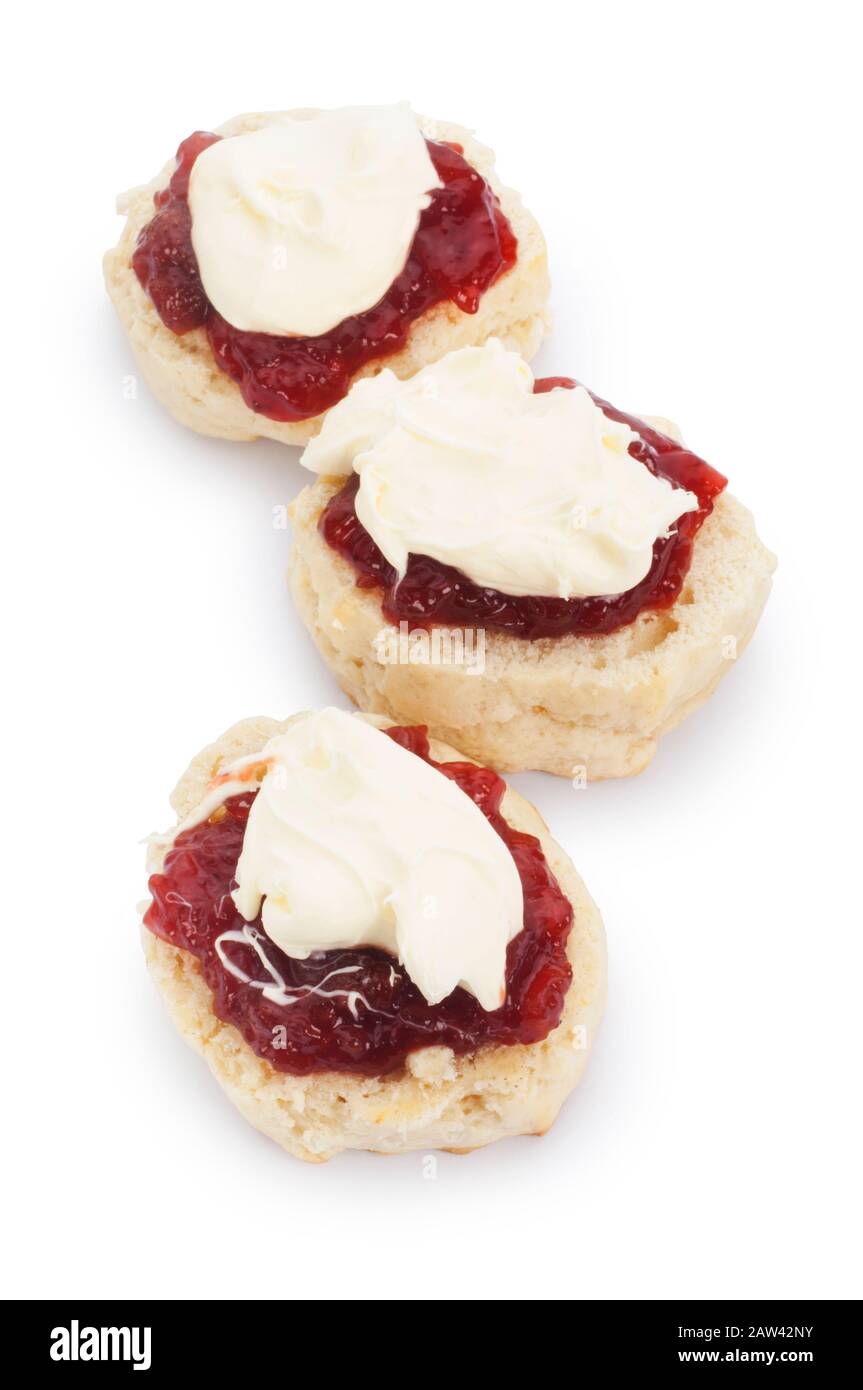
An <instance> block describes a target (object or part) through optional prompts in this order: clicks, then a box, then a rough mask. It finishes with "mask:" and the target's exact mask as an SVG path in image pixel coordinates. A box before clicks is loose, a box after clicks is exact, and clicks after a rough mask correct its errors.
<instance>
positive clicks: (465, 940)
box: [158, 709, 524, 1010]
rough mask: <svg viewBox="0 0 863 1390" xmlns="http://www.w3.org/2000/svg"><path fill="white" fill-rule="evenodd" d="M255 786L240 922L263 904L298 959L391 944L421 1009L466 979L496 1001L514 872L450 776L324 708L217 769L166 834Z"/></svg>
mask: <svg viewBox="0 0 863 1390" xmlns="http://www.w3.org/2000/svg"><path fill="white" fill-rule="evenodd" d="M255 782H260V790H259V792H258V795H257V797H256V798H255V801H254V803H253V805H252V809H251V811H250V813H249V818H248V822H247V825H246V832H245V836H244V839H243V848H242V852H241V854H240V858H239V861H238V863H237V870H236V879H237V888H236V889H235V890H234V894H233V898H234V902H235V904H236V907H237V910H238V911H239V913H240V915H241V916H242V917H244V918H245V919H246V921H247V922H253V921H254V920H255V919H256V918H257V916H258V913H259V912H260V914H261V922H262V925H263V928H264V931H265V932H266V935H267V936H268V937H269V938H270V940H271V941H274V942H275V944H276V945H277V946H280V947H281V949H282V950H283V951H284V952H285V954H286V955H289V956H293V957H295V958H297V959H301V960H302V959H305V957H307V956H308V955H310V954H311V953H312V952H313V951H332V950H338V949H350V948H353V947H358V946H377V947H379V948H380V949H381V950H384V951H389V952H390V953H391V954H392V955H393V956H396V957H397V958H398V960H399V961H400V962H401V964H402V965H404V967H405V969H406V970H407V972H408V974H409V975H410V977H411V979H412V980H413V982H414V984H415V985H417V987H418V988H419V989H420V990H421V991H422V993H423V995H424V996H425V998H426V999H427V1000H428V1002H429V1003H430V1004H437V1003H439V1002H440V1001H441V1000H442V999H445V998H446V997H447V995H448V994H451V993H452V991H453V990H454V989H455V988H456V987H457V986H458V985H462V986H463V987H464V988H465V989H467V990H470V992H471V993H472V994H474V995H475V996H476V998H477V999H478V1000H479V1002H480V1004H481V1005H482V1007H483V1008H484V1009H488V1010H492V1009H497V1008H499V1007H500V1005H501V1004H502V1003H503V1002H504V998H505V971H506V948H507V946H508V944H509V942H510V941H511V940H512V939H513V937H515V936H517V935H518V933H519V932H520V931H521V929H522V926H523V920H524V899H523V894H522V887H521V879H520V878H519V875H518V870H517V869H516V867H515V861H514V860H513V858H512V855H511V854H510V852H509V850H508V849H507V847H506V845H505V844H504V842H503V840H502V839H501V838H500V836H499V835H498V834H497V833H496V832H495V831H494V829H493V828H492V826H491V825H490V824H489V822H488V820H487V819H486V817H485V816H484V815H483V813H482V811H481V810H480V809H479V807H478V806H477V805H476V803H475V802H473V801H472V800H471V799H470V797H469V796H466V795H465V793H464V792H463V791H462V790H461V788H460V787H458V786H457V785H456V783H455V782H452V781H451V780H450V779H449V778H448V777H445V776H444V775H443V774H442V773H440V772H439V771H438V770H437V769H436V768H434V767H431V766H430V765H429V764H428V763H426V762H424V761H423V759H422V758H418V757H417V756H416V754H414V753H411V752H409V751H408V750H407V749H405V748H402V747H400V746H399V744H397V743H395V742H393V740H392V739H390V738H387V736H386V735H385V734H383V733H382V732H381V731H380V730H379V729H376V728H375V727H374V726H373V725H370V724H367V723H366V722H365V721H364V720H363V719H362V718H360V717H359V716H358V715H352V714H347V713H345V712H344V711H343V710H338V709H323V710H320V711H315V712H313V713H309V714H303V715H299V716H298V717H297V718H296V719H295V720H293V721H292V722H291V724H290V725H289V727H288V728H287V729H286V730H285V731H284V732H283V733H280V734H277V735H276V736H275V737H274V738H272V739H270V741H269V742H268V743H267V744H266V745H265V747H264V748H262V749H261V750H259V751H258V752H256V753H253V754H250V755H249V756H247V757H245V758H241V759H239V760H238V761H236V762H234V763H231V764H229V765H228V766H227V767H225V768H224V769H223V770H222V771H221V772H220V773H219V776H218V777H217V778H216V779H214V781H213V783H211V785H210V787H209V788H208V790H207V792H206V794H205V796H204V798H203V800H202V801H201V803H200V805H199V806H198V807H197V808H196V810H195V811H194V812H193V813H192V814H191V816H189V817H188V818H187V819H186V820H185V821H183V822H182V823H181V824H180V826H178V828H177V830H176V831H175V832H174V836H176V835H178V834H180V833H182V831H184V830H188V829H191V827H192V826H193V825H195V824H199V823H200V822H201V821H202V820H205V819H207V817H208V816H210V815H212V814H213V812H214V811H215V810H217V808H218V806H219V804H220V803H221V802H222V801H224V800H225V799H226V798H227V797H229V796H233V795H235V794H237V792H240V791H248V790H249V786H250V784H252V783H255ZM172 838H173V837H172ZM158 843H160V844H161V845H162V846H164V845H165V843H166V838H165V837H160V839H159V841H158Z"/></svg>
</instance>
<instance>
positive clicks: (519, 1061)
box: [143, 715, 606, 1163]
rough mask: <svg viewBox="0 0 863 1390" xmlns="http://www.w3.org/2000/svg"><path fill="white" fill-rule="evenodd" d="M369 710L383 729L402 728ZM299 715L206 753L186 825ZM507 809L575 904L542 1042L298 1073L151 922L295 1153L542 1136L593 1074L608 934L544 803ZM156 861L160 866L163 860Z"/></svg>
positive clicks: (194, 1028) (182, 1004) (197, 764)
mask: <svg viewBox="0 0 863 1390" xmlns="http://www.w3.org/2000/svg"><path fill="white" fill-rule="evenodd" d="M366 717H367V718H368V719H369V722H370V723H373V724H377V725H378V726H379V727H381V728H386V727H387V726H388V725H389V724H391V723H392V721H391V720H389V719H380V718H376V717H375V716H372V715H369V716H366ZM290 722H291V721H290V720H284V721H282V722H279V721H277V720H274V719H266V718H258V719H246V720H243V721H242V722H241V723H239V724H235V725H234V726H233V728H231V729H228V731H227V732H226V733H225V734H223V735H222V737H221V738H219V739H217V741H216V742H215V743H213V744H211V745H210V746H209V747H208V748H205V749H204V750H203V752H201V753H199V754H198V756H197V757H196V758H195V759H194V760H193V761H192V763H191V764H190V766H189V768H188V769H187V771H186V772H185V773H184V775H183V777H182V778H181V779H180V781H179V783H178V785H177V787H176V788H175V790H174V793H173V795H172V797H171V804H172V805H173V807H174V809H175V810H176V812H177V817H178V820H179V819H182V818H183V817H184V816H185V815H187V814H188V813H189V811H190V810H192V808H193V807H194V806H196V805H197V804H198V802H199V801H200V799H201V797H202V796H203V793H204V789H205V787H206V785H207V783H208V782H209V780H210V778H211V777H212V776H213V775H214V773H215V772H216V771H217V770H218V769H219V768H220V767H221V766H222V765H223V764H224V763H225V762H227V761H230V760H231V759H232V758H236V757H239V756H240V755H241V754H243V753H249V752H252V751H254V750H255V749H256V748H260V747H262V746H263V744H264V743H265V742H266V741H267V739H269V738H271V737H272V736H273V735H274V734H275V733H278V732H279V731H280V730H282V729H284V728H286V727H287V725H288V724H289V723H290ZM431 751H432V755H433V757H434V758H435V759H436V760H437V761H439V762H450V761H453V760H454V759H458V760H460V761H463V758H462V755H461V754H460V753H456V752H455V750H454V749H452V748H449V747H446V746H445V745H444V744H441V743H438V742H433V743H432V749H431ZM502 810H503V814H504V816H505V817H506V819H507V821H508V822H509V823H510V824H511V825H513V826H516V827H517V828H518V829H520V830H525V831H528V832H529V833H530V834H532V835H536V836H537V837H538V838H539V840H540V841H541V843H542V848H543V853H544V854H545V857H546V859H547V861H548V863H549V865H550V866H551V868H552V870H553V872H554V873H555V875H556V876H557V880H558V882H559V884H560V886H561V888H562V889H563V891H564V893H566V895H567V897H568V898H569V900H570V901H571V903H572V905H573V909H574V923H573V927H572V931H571V933H570V937H569V943H568V955H569V959H570V961H571V963H572V969H573V980H572V984H571V986H570V988H569V992H568V994H567V998H566V1005H565V1008H564V1013H563V1017H562V1019H561V1021H560V1023H559V1025H558V1027H557V1028H556V1029H555V1030H554V1032H553V1033H551V1034H550V1035H549V1036H548V1037H547V1038H546V1039H545V1040H544V1041H543V1042H541V1043H535V1044H532V1045H531V1046H522V1045H517V1046H514V1047H488V1048H484V1049H482V1050H481V1051H480V1052H478V1053H477V1054H476V1055H475V1056H473V1057H456V1056H455V1055H454V1053H453V1052H452V1051H451V1050H450V1049H449V1048H447V1047H432V1048H426V1049H424V1050H422V1051H419V1052H414V1053H412V1054H411V1056H410V1057H409V1058H408V1060H407V1063H406V1065H405V1067H404V1068H403V1069H402V1070H401V1071H399V1072H397V1073H395V1074H394V1075H389V1076H386V1077H380V1078H372V1079H369V1078H367V1077H359V1076H351V1075H348V1074H347V1073H343V1072H326V1073H322V1074H320V1075H315V1076H288V1075H286V1074H284V1073H282V1072H277V1071H275V1070H274V1069H273V1068H272V1067H271V1066H270V1065H269V1063H268V1062H265V1061H263V1060H262V1059H261V1058H259V1057H256V1056H255V1054H254V1053H253V1052H252V1050H251V1048H250V1047H249V1046H248V1045H247V1044H246V1043H245V1041H244V1040H243V1038H242V1037H241V1036H240V1034H239V1033H238V1032H237V1030H236V1029H235V1028H234V1027H232V1026H231V1025H230V1024H227V1023H222V1022H221V1021H220V1020H219V1019H218V1018H216V1016H215V1014H214V1013H213V1010H212V1007H211V994H210V990H209V989H208V987H207V985H206V984H205V983H204V981H203V980H202V978H201V976H200V973H199V971H198V966H197V962H196V961H195V959H194V957H193V956H191V955H189V953H188V952H186V951H183V950H180V949H178V948H177V947H173V946H169V945H168V944H167V943H165V942H164V941H161V940H159V939H158V938H157V937H155V936H153V935H152V934H151V933H150V932H149V931H147V929H146V928H144V929H143V941H144V952H145V955H146V958H147V963H148V966H149V969H150V974H151V975H152V977H153V979H154V980H155V982H156V986H157V988H158V989H159V992H160V993H161V995H162V997H163V999H164V1000H165V1003H166V1004H167V1006H168V1011H169V1013H170V1014H171V1017H172V1018H173V1020H174V1023H175V1024H176V1026H177V1029H178V1030H179V1032H180V1033H181V1035H182V1036H183V1037H184V1038H185V1039H186V1041H187V1042H188V1043H190V1044H191V1046H192V1047H193V1048H194V1049H195V1050H196V1051H197V1052H199V1053H201V1055H202V1056H203V1057H204V1058H205V1059H206V1061H207V1064H208V1065H209V1067H210V1070H211V1071H212V1073H213V1075H214V1076H215V1078H216V1080H217V1081H218V1082H219V1084H220V1086H221V1087H222V1088H223V1090H224V1091H225V1092H226V1094H227V1096H228V1097H229V1099H230V1100H232V1101H233V1102H234V1104H235V1105H236V1106H237V1108H238V1109H239V1110H240V1111H241V1112H242V1114H243V1115H244V1116H245V1117H246V1119H247V1120H249V1122H250V1123H251V1124H253V1125H254V1126H255V1128H256V1129H259V1130H261V1131H262V1133H264V1134H267V1135H269V1137H270V1138H271V1139H274V1140H275V1141H276V1143H277V1144H281V1145H282V1147H283V1148H285V1149H287V1150H288V1152H289V1153H292V1154H295V1155H296V1157H298V1158H303V1159H306V1160H308V1161H309V1162H313V1163H314V1162H321V1161H322V1160H324V1159H327V1158H332V1157H333V1155H334V1154H337V1153H340V1152H341V1151H343V1150H344V1149H371V1150H374V1151H375V1152H378V1153H386V1154H395V1153H407V1152H409V1151H411V1150H414V1149H420V1150H427V1149H448V1150H453V1151H458V1152H463V1151H466V1150H470V1149H475V1148H479V1147H480V1146H482V1145H484V1144H490V1143H492V1142H493V1140H495V1139H503V1138H506V1137H507V1136H511V1135H517V1134H542V1133H544V1132H545V1131H546V1130H547V1129H548V1128H549V1126H550V1125H551V1124H552V1123H553V1121H554V1120H555V1118H556V1117H557V1114H558V1111H559V1110H560V1107H561V1105H562V1104H563V1102H564V1100H565V1099H566V1097H567V1096H568V1095H569V1093H570V1091H572V1089H573V1088H574V1086H575V1085H576V1083H577V1082H578V1080H579V1078H580V1076H581V1073H582V1071H583V1070H584V1067H585V1064H586V1062H587V1058H588V1054H589V1051H590V1048H591V1046H592V1044H593V1039H594V1036H595V1033H596V1030H597V1028H598V1026H599V1021H600V1018H601V1015H602V1011H603V1007H604V1004H605V991H606V955H605V932H604V929H603V925H602V919H601V918H600V915H599V912H598V911H597V909H596V907H595V905H594V903H593V901H592V899H591V898H590V895H589V894H588V892H587V890H586V888H585V887H584V884H583V883H582V882H581V879H580V878H579V877H578V874H577V873H576V872H575V869H574V868H573V866H572V864H571V862H570V860H569V859H568V858H567V856H566V855H565V854H564V852H563V850H562V849H561V848H560V847H559V846H558V845H557V844H555V842H554V840H552V838H551V836H550V835H549V833H548V829H547V827H546V825H545V822H544V821H543V820H542V818H541V817H540V815H539V813H538V812H537V811H536V810H535V808H534V807H533V806H531V805H530V803H529V802H527V801H525V800H524V798H523V797H521V796H519V794H518V793H517V792H516V791H514V790H513V789H512V788H511V787H509V788H508V789H507V792H506V795H505V797H504V800H503V803H502ZM152 867H153V869H156V868H158V867H159V859H158V858H156V859H155V860H154V861H153V863H152Z"/></svg>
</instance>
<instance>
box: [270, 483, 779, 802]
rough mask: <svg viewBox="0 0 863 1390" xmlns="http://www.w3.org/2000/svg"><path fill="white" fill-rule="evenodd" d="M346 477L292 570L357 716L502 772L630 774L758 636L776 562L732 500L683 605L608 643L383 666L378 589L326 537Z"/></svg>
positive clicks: (317, 486) (502, 644)
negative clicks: (368, 715) (409, 727)
mask: <svg viewBox="0 0 863 1390" xmlns="http://www.w3.org/2000/svg"><path fill="white" fill-rule="evenodd" d="M343 481H344V480H343V479H337V480H336V479H318V480H317V481H316V482H315V483H314V484H313V485H312V486H310V487H307V488H304V490H303V491H302V492H301V493H300V495H299V497H298V498H297V500H296V502H295V503H294V504H293V508H292V516H293V523H294V542H293V550H292V553H291V560H290V566H289V579H290V586H291V593H292V595H293V598H294V602H295V604H296V606H297V609H298V611H299V613H300V615H301V617H302V619H303V622H304V623H305V625H306V627H307V628H308V630H309V632H310V633H311V635H312V637H313V639H314V641H315V645H316V646H317V648H318V651H319V652H320V653H321V655H322V656H323V658H324V660H325V661H326V663H327V665H328V666H329V668H330V670H331V671H332V672H333V674H334V676H335V677H336V680H337V681H338V682H339V685H340V686H341V687H342V689H343V690H344V691H345V693H346V694H347V695H349V696H350V698H351V699H352V700H354V701H355V702H356V704H357V705H358V706H359V707H360V708H361V709H369V710H374V711H375V712H376V713H379V714H385V715H387V716H389V718H390V719H392V720H393V721H394V722H396V723H399V724H427V725H428V728H429V731H430V732H431V733H432V734H433V735H434V737H435V738H440V739H443V740H444V741H445V742H448V743H453V744H455V745H457V746H458V747H459V748H463V749H464V751H465V752H466V753H467V754H468V755H469V756H470V757H472V758H476V759H477V760H478V761H479V762H482V763H486V764H488V765H489V766H491V767H495V768H498V769H500V770H501V771H504V772H517V771H522V770H526V769H532V770H536V771H542V772H554V773H557V774H558V775H559V776H561V777H580V776H582V775H583V776H586V778H587V779H588V780H598V779H600V778H603V777H626V776H628V775H629V774H631V773H634V772H640V771H641V770H642V769H643V768H644V767H646V766H647V764H648V763H649V762H650V760H651V758H652V757H653V755H654V753H655V752H656V747H657V743H658V741H659V739H660V737H661V736H662V734H664V733H667V732H668V730H669V729H673V728H674V727H675V725H677V724H679V723H680V721H681V720H682V719H684V718H685V717H686V716H687V715H688V714H691V713H692V711H693V710H695V709H697V708H698V706H699V705H701V704H703V702H704V701H705V700H706V699H707V697H708V696H709V695H710V694H711V692H712V691H713V690H714V689H715V687H716V685H717V684H718V682H719V680H720V678H721V677H722V676H723V675H724V674H725V672H726V671H727V670H729V669H730V668H731V666H733V664H734V660H735V658H736V657H737V656H739V655H740V653H741V652H742V651H743V649H744V648H745V646H746V644H747V642H748V641H749V639H750V637H751V636H752V633H753V631H754V630H755V627H756V624H757V622H758V619H759V617H760V615H761V610H762V609H763V607H764V604H765V602H766V600H767V595H768V593H769V592H770V584H771V575H772V573H773V570H774V568H775V565H776V561H775V558H774V556H773V555H771V553H770V551H769V550H767V549H766V548H765V546H763V545H762V543H761V541H760V540H759V539H758V536H757V534H756V532H755V524H754V522H753V519H752V516H751V513H750V512H748V511H747V510H746V508H745V507H743V506H741V504H740V503H739V502H738V501H736V500H735V499H734V498H733V497H730V496H728V495H727V494H726V493H723V494H722V495H721V496H720V497H719V498H718V499H717V502H716V504H715V507H714V510H713V513H712V515H711V516H709V517H708V518H707V521H706V522H705V523H704V525H703V526H702V528H701V530H700V532H699V533H698V537H697V539H696V542H695V547H694V554H693V561H692V567H691V569H690V571H689V574H688V576H687V579H686V583H685V585H684V588H683V591H682V593H681V596H680V598H679V599H678V601H677V602H676V603H675V604H674V605H673V606H672V607H671V608H669V609H667V610H665V611H664V612H653V613H647V612H646V613H643V614H641V615H640V616H639V617H638V618H637V619H636V620H635V622H633V623H630V624H629V625H628V626H627V627H624V628H621V629H620V630H619V631H617V632H614V633H610V634H609V635H608V636H605V637H588V638H585V637H562V638H541V639H538V640H536V641H524V640H522V639H519V638H515V637H510V636H508V635H507V634H505V633H501V632H494V631H491V630H489V631H487V632H486V634H485V669H484V671H483V672H482V673H481V674H478V673H476V672H474V673H473V674H472V673H471V669H470V666H469V665H468V664H467V663H464V664H437V665H435V664H431V663H425V664H406V663H402V664H396V663H391V664H387V663H384V662H381V661H380V660H379V659H378V656H377V649H376V647H375V640H376V638H377V637H378V634H380V633H381V631H382V629H383V628H384V627H385V619H384V616H383V613H382V610H381V602H380V595H379V592H378V591H377V590H375V589H358V588H357V586H356V583H355V572H354V570H353V568H352V566H351V565H350V564H349V563H348V562H347V561H346V560H344V559H343V558H342V557H341V556H340V555H338V554H337V553H336V552H335V551H334V550H332V549H331V548H330V547H329V546H328V545H327V544H326V542H325V541H324V540H323V539H322V537H321V535H320V532H319V531H318V525H317V523H318V519H319V517H320V514H321V511H322V510H323V508H324V506H325V505H326V503H327V501H328V500H329V498H330V497H331V496H332V495H333V493H334V492H335V491H337V490H338V488H339V487H341V486H342V484H343Z"/></svg>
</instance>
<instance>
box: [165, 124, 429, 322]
mask: <svg viewBox="0 0 863 1390" xmlns="http://www.w3.org/2000/svg"><path fill="white" fill-rule="evenodd" d="M439 186H440V181H439V179H438V177H437V173H436V171H435V168H434V165H433V164H432V162H431V159H430V157H429V153H428V148H427V146H426V143H425V140H424V139H423V136H422V133H421V131H420V129H419V126H418V125H417V122H416V118H415V117H414V115H413V114H412V112H411V110H410V108H409V107H408V106H407V105H399V106H353V107H344V108H342V109H339V110H333V111H319V112H309V113H306V114H296V113H286V114H283V115H278V116H275V117H274V118H273V121H272V123H271V124H269V125H267V126H265V127H264V128H263V129H261V130H255V131H250V132H247V133H246V134H243V135H234V136H230V137H228V138H226V139H224V140H219V141H217V142H216V144H214V145H211V146H209V148H208V149H206V150H204V151H203V152H202V153H201V154H200V155H199V156H198V158H197V159H196V161H195V164H194V166H193V169H192V175H191V179H190V182H189V207H190V209H191V213H192V245H193V246H194V249H195V255H196V256H197V259H198V266H199V269H200V272H201V279H202V281H203V285H204V289H205V290H206V292H207V297H208V299H209V300H210V302H211V303H212V304H213V305H215V307H216V309H217V310H218V312H219V313H220V314H221V315H222V317H223V318H225V319H227V321H228V323H231V324H233V326H234V327H235V328H239V329H242V330H245V331H248V332H253V333H272V334H280V335H301V336H305V335H310V336H313V335H317V334H320V333H326V332H327V331H328V330H329V329H331V328H333V327H335V325H336V324H338V323H341V322H342V320H343V319H346V318H348V317H349V316H350V315H351V314H358V313H361V312H362V311H363V310H365V309H370V308H371V307H372V305H374V304H376V303H377V302H378V300H379V299H380V298H381V297H382V295H383V294H384V293H385V292H386V291H387V290H388V289H389V287H390V285H391V284H392V283H393V281H394V280H395V279H396V278H397V276H398V275H399V274H400V272H401V271H402V270H403V268H404V265H405V262H406V260H407V256H408V251H409V250H410V245H411V242H412V241H413V237H414V233H415V232H416V228H417V223H418V221H419V216H420V213H421V212H422V210H423V209H424V208H425V207H427V206H428V203H429V198H428V194H429V193H430V191H431V190H432V189H434V188H438V187H439Z"/></svg>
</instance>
